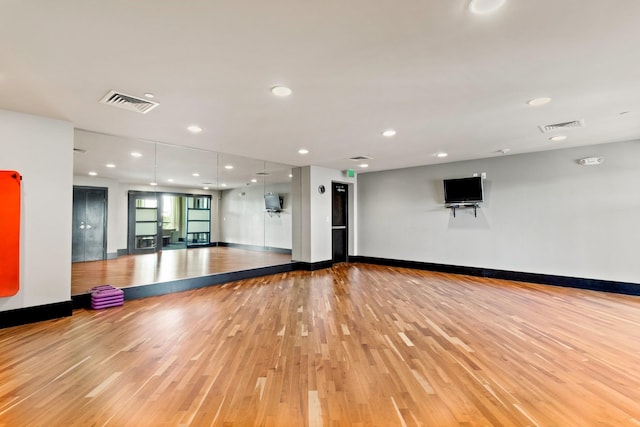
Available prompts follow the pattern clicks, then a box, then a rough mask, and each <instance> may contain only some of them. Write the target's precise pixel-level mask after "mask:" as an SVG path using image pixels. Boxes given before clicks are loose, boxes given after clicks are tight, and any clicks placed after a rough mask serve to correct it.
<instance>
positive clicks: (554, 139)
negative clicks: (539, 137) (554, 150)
mask: <svg viewBox="0 0 640 427" xmlns="http://www.w3.org/2000/svg"><path fill="white" fill-rule="evenodd" d="M565 139H567V136H566V135H556V136H552V137H551V138H549V140H550V141H553V142H558V141H564V140H565Z"/></svg>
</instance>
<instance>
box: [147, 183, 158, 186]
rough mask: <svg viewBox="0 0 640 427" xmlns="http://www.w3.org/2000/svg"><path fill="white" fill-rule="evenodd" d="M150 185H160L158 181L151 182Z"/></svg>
mask: <svg viewBox="0 0 640 427" xmlns="http://www.w3.org/2000/svg"><path fill="white" fill-rule="evenodd" d="M149 185H152V186H154V187H155V186H156V185H158V183H157V182H150V183H149Z"/></svg>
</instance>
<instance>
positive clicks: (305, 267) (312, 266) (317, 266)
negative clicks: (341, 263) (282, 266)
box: [294, 260, 333, 271]
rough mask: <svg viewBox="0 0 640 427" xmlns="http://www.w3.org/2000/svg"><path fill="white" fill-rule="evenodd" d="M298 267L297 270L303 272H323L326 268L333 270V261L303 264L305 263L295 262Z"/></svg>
mask: <svg viewBox="0 0 640 427" xmlns="http://www.w3.org/2000/svg"><path fill="white" fill-rule="evenodd" d="M294 262H295V265H296V270H302V271H316V270H322V269H325V268H331V266H332V265H333V261H331V260H328V261H318V262H303V261H294Z"/></svg>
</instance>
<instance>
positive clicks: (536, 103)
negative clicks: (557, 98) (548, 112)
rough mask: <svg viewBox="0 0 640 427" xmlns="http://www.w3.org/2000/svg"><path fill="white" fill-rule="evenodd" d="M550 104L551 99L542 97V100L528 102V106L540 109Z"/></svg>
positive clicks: (535, 99)
mask: <svg viewBox="0 0 640 427" xmlns="http://www.w3.org/2000/svg"><path fill="white" fill-rule="evenodd" d="M550 102H551V98H549V97H546V96H542V97H540V98H534V99H532V100H530V101H527V104H529V105H531V106H532V107H540V106H542V105H547V104H548V103H550Z"/></svg>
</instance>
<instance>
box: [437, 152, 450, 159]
mask: <svg viewBox="0 0 640 427" xmlns="http://www.w3.org/2000/svg"><path fill="white" fill-rule="evenodd" d="M434 156H436V157H440V158H442V157H447V156H448V154H447V153H445V152H444V151H440V152H438V153H436V154H434Z"/></svg>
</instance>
